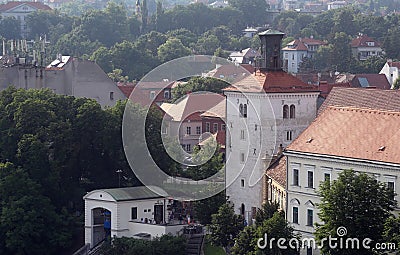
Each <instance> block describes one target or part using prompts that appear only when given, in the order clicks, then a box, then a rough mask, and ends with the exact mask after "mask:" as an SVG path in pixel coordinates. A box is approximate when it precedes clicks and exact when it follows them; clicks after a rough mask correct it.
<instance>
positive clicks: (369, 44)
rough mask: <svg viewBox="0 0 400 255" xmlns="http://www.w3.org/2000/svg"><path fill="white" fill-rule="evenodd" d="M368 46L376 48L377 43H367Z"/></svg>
mask: <svg viewBox="0 0 400 255" xmlns="http://www.w3.org/2000/svg"><path fill="white" fill-rule="evenodd" d="M367 45H368V46H375V42H367Z"/></svg>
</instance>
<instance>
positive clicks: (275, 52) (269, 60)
mask: <svg viewBox="0 0 400 255" xmlns="http://www.w3.org/2000/svg"><path fill="white" fill-rule="evenodd" d="M284 35H285V34H284V33H282V32H280V31H277V30H272V29H268V30H267V31H264V32H261V33H259V34H258V36H259V37H260V40H261V59H260V63H259V64H258V66H259V67H260V70H263V71H281V70H282V60H281V45H282V38H283V36H284Z"/></svg>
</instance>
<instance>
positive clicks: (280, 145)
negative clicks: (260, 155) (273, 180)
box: [277, 144, 283, 156]
mask: <svg viewBox="0 0 400 255" xmlns="http://www.w3.org/2000/svg"><path fill="white" fill-rule="evenodd" d="M282 153H283V146H282V144H279V147H278V153H277V156H280V155H282Z"/></svg>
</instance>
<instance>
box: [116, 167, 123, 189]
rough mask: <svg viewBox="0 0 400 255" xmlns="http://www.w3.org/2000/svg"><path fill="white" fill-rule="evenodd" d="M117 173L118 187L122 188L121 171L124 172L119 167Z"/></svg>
mask: <svg viewBox="0 0 400 255" xmlns="http://www.w3.org/2000/svg"><path fill="white" fill-rule="evenodd" d="M116 173H118V187H119V188H121V173H122V170H121V169H118V170H117V171H116Z"/></svg>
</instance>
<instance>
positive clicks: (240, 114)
mask: <svg viewBox="0 0 400 255" xmlns="http://www.w3.org/2000/svg"><path fill="white" fill-rule="evenodd" d="M239 116H240V117H243V104H240V105H239Z"/></svg>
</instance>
